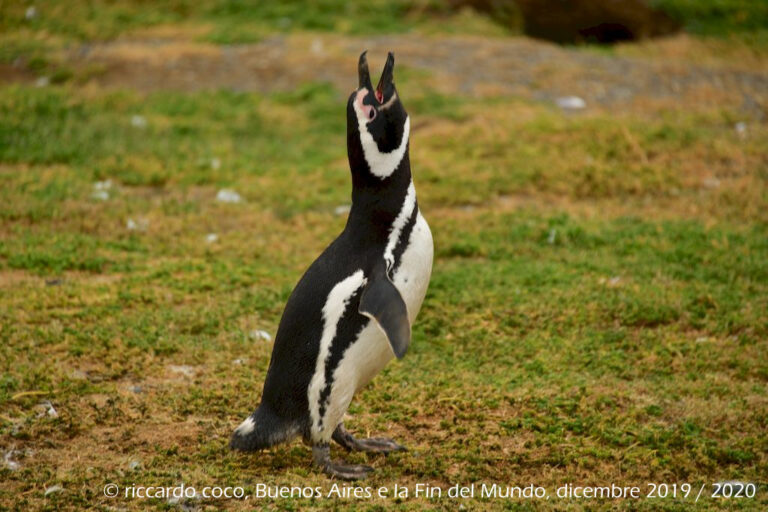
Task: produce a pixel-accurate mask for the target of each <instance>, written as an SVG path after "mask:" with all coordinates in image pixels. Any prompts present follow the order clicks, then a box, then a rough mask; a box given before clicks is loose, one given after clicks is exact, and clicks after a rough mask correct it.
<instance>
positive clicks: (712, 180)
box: [701, 178, 720, 188]
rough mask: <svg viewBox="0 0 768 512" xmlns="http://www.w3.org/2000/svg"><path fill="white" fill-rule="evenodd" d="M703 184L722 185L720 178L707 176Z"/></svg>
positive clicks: (708, 186)
mask: <svg viewBox="0 0 768 512" xmlns="http://www.w3.org/2000/svg"><path fill="white" fill-rule="evenodd" d="M701 184H702V185H704V186H705V187H707V188H717V187H719V186H720V180H719V179H717V178H706V179H704V180H703V181H702V182H701Z"/></svg>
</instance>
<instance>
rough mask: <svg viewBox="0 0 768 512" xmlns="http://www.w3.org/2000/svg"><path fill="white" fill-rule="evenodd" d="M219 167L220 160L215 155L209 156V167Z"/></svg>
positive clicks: (215, 168) (216, 169) (216, 168)
mask: <svg viewBox="0 0 768 512" xmlns="http://www.w3.org/2000/svg"><path fill="white" fill-rule="evenodd" d="M220 168H221V160H219V159H218V158H216V157H213V158H211V169H213V170H214V171H218V170H219V169H220Z"/></svg>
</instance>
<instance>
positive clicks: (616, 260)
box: [0, 2, 768, 510]
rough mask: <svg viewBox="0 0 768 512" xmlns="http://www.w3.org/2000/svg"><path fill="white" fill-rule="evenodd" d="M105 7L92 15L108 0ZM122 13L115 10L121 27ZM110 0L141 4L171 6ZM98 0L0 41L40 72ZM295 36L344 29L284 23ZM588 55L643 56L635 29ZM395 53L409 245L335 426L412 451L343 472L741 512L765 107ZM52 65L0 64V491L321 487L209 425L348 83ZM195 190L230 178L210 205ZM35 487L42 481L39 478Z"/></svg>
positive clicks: (273, 287) (316, 177)
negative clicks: (418, 60)
mask: <svg viewBox="0 0 768 512" xmlns="http://www.w3.org/2000/svg"><path fill="white" fill-rule="evenodd" d="M171 4H173V5H177V6H184V5H187V4H186V3H184V2H175V3H174V2H171ZM47 5H48V4H45V3H43V4H40V6H39V9H40V12H41V13H43V14H41V16H43V15H44V13H45V11H44V9H46V8H47V7H46V6H47ZM52 5H54V6H58V4H52ZM105 5H107V4H105ZM108 5H109V6H111V7H109V8H105V9H95V10H94V12H95V13H98V14H99V16H105V15H110V16H111V14H109V13H110V12H111V11H110V10H109V9H116V8H117V7H116V6H113V5H112V4H111V3H108ZM129 5H132V4H129ZM189 5H190V6H191V5H192V4H189ZM222 5H224V4H222ZM233 5H236V4H233ZM58 7H60V6H58ZM58 7H57V8H58ZM219 7H221V6H219ZM189 8H191V7H189ZM126 9H127V8H126ZM211 9H214V7H211ZM9 12H10V11H9ZM126 12H127V13H128V14H125V15H124V17H123V18H125V19H123V18H121V17H120V16H117V15H116V16H117V18H115V19H117V20H123V21H125V20H126V19H127V20H128V21H126V22H125V23H124V24H119V23H117V22H115V23H116V25H115V26H119V27H120V30H121V31H122V30H138V29H140V28H142V26H143V25H142V23H139V22H137V23H136V24H132V23H133V21H131V20H134V19H135V18H136V16H137V15H136V14H135V11H130V9H128V11H126ZM140 12H142V13H144V14H142V15H143V16H160V17H162V19H161V20H159V21H158V23H159V22H162V23H164V24H171V25H172V24H173V23H189V19H188V18H189V17H190V16H187V17H182V18H178V19H177V18H173V17H171V18H168V16H172V14H173V10H171V11H170V13H169V12H168V11H163V10H160V9H158V11H157V13H154V11H152V12H149V11H140ZM216 12H218V11H215V10H213V11H210V12H208V11H205V13H207V14H205V16H206V17H205V20H207V22H208V23H211V24H212V25H211V26H212V27H213V28H211V27H210V26H209V27H208V28H207V29H205V31H204V34H205V35H204V37H209V40H213V41H214V42H219V41H218V39H217V38H219V36H216V34H217V32H216V31H217V30H219V29H221V33H227V31H226V26H225V25H222V24H218V23H219V21H217V20H218V18H215V13H216ZM104 13H106V14H104ZM131 13H134V14H131ZM153 13H154V14H153ZM230 14H232V13H230ZM364 14H365V13H363V14H360V16H363V15H364ZM222 16H223V15H222ZM227 16H229V14H228V15H227ZM237 16H239V15H238V14H237V13H234V14H232V16H231V17H226V16H225V18H226V20H228V21H227V23H229V22H231V21H232V20H235V19H236V18H237ZM287 16H288V15H287ZM393 16H400V14H398V13H395V14H393ZM463 16H469V15H466V14H464V15H463ZM470 17H472V19H476V18H475V17H473V16H470ZM153 19H154V18H153ZM397 19H400V18H397ZM99 20H100V18H99V19H94V21H93V23H92V24H89V22H88V18H87V17H86V18H84V19H81V20H80V21H77V20H76V23H75V22H72V21H71V20H68V21H66V23H67V24H72V23H75V24H74V25H73V27H74V28H71V29H70V28H67V27H69V26H70V25H62V27H64V28H61V27H60V28H58V29H56V28H55V27H53V28H52V25H51V26H49V25H50V24H51V23H53V21H51V20H48V21H46V20H38V21H36V22H35V23H40V24H42V26H41V27H37V28H35V27H31V28H30V27H26V26H23V25H19V26H15V25H12V24H8V23H6V24H5V25H4V26H6V28H8V31H7V32H6V34H5V35H4V36H3V37H4V38H6V40H10V38H13V37H16V38H17V40H18V41H22V40H23V41H28V42H29V45H28V46H27V47H25V48H27V49H26V50H25V49H23V48H22V49H21V50H19V49H18V48H20V47H16V48H17V50H14V51H20V52H22V54H23V55H25V56H27V57H30V56H31V55H33V54H34V53H35V52H38V55H40V56H41V57H40V58H41V59H42V60H41V61H40V67H41V69H44V70H48V71H49V70H50V68H49V67H47V66H51V64H50V63H51V62H54V63H55V66H59V68H57V69H66V65H65V64H62V63H61V62H60V61H58V60H57V59H58V57H51V58H49V59H46V58H45V56H46V55H49V54H48V53H46V52H49V51H50V52H53V51H54V50H52V49H51V48H52V46H50V45H54V46H56V45H59V44H60V43H61V41H62V39H61V38H64V39H66V38H68V37H73V38H98V37H101V36H102V34H101V33H100V32H99V30H106V29H109V27H110V26H111V25H109V23H106V22H104V23H102V22H101V21H99ZM334 20H335V21H334V22H333V23H342V21H339V20H338V19H336V18H334ZM420 20H421V19H420V18H418V17H415V18H414V15H413V14H409V15H408V16H407V23H408V24H412V25H413V26H415V27H416V28H417V29H418V28H419V27H424V26H427V27H428V28H429V27H433V28H434V26H435V24H433V25H428V22H426V21H423V20H421V21H420ZM317 22H318V23H321V22H323V18H322V17H320V18H319V19H318V21H317ZM61 23H62V24H64V23H65V21H61ZM221 23H223V22H221ZM475 23H476V24H482V23H485V22H484V21H482V20H480V21H477V20H476V21H475ZM245 25H246V24H244V25H243V26H245ZM387 26H388V25H387ZM404 26H405V25H404ZM407 26H411V25H407ZM104 27H106V28H104ZM433 28H429V30H432V29H433ZM449 28H450V27H449ZM65 29H66V30H65ZM75 29H79V32H78V31H77V30H75ZM318 29H320V30H330V29H333V30H337V31H338V30H340V31H341V32H344V30H341V29H339V27H338V26H336V25H333V26H332V27H330V28H329V27H325V26H321V27H314V26H304V25H303V24H301V25H300V26H299V27H295V28H293V29H292V30H296V31H299V32H300V31H303V30H318ZM451 30H453V29H451ZM381 31H383V32H387V31H389V29H387V28H386V26H385V27H384V28H383V29H382V30H381ZM192 32H194V31H192ZM352 32H354V31H352ZM29 34H37V36H36V37H34V38H33V37H28V36H29ZM40 34H44V35H40ZM62 34H63V35H62ZM72 34H74V35H72ZM108 35H109V36H110V37H111V36H113V35H114V34H112V33H110V34H108ZM195 37H196V38H199V36H195ZM493 37H497V35H494V36H493ZM34 41H38V42H40V44H39V45H37V46H35V44H33V43H34ZM52 41H53V43H52ZM61 44H63V43H61ZM673 44H674V43H673ZM692 44H694V45H695V50H696V52H697V55H698V56H699V57H700V58H701V59H702V60H703V61H706V62H708V63H709V64H711V65H714V66H719V67H728V66H729V65H730V63H729V56H731V55H735V54H744V53H749V54H752V55H753V58H755V59H758V60H759V61H760V62H764V58H765V54H764V50H763V47H761V46H757V47H754V46H749V45H748V43H745V42H744V41H742V40H719V41H718V42H716V43H712V42H711V41H704V40H702V41H698V40H694V42H693V43H692V42H691V40H685V41H684V42H683V43H682V45H683V48H684V52H690V49H691V45H692ZM56 48H58V46H56ZM666 48H669V46H667V47H666ZM723 48H725V49H726V51H722V50H723ZM578 51H581V52H585V53H588V52H592V51H593V50H592V49H583V50H578ZM25 52H26V53H25ZM616 52H617V53H622V52H623V53H630V54H631V55H632V58H636V59H646V60H650V61H653V60H654V59H662V58H668V53H664V55H662V56H660V55H659V53H658V52H659V46H654V45H653V44H650V45H641V46H636V47H629V48H627V47H625V48H623V49H619V50H616ZM50 55H54V54H53V53H52V54H50ZM56 55H58V54H56ZM754 55H757V56H754ZM402 64H405V66H406V71H405V72H404V73H402V74H401V75H399V76H398V89H399V90H400V93H401V96H402V98H403V101H404V103H405V105H406V107H407V108H408V110H409V113H410V114H411V116H412V118H413V120H414V125H413V126H414V128H413V131H412V139H411V160H412V166H413V170H414V176H415V181H416V186H417V191H418V194H419V204H420V207H421V209H422V211H423V213H424V215H425V216H426V217H427V219H428V220H429V223H430V225H431V227H432V231H433V234H434V237H435V246H436V258H435V265H434V271H433V278H432V282H431V285H430V288H429V292H428V294H427V298H426V300H425V303H424V307H423V309H422V312H421V314H420V316H419V319H418V321H417V323H416V325H415V329H414V341H413V344H412V347H411V349H410V351H409V353H408V355H407V356H406V358H405V359H404V360H403V361H401V362H394V363H392V364H390V365H389V366H388V367H387V368H386V369H385V370H384V372H383V373H382V374H381V375H380V376H379V377H377V378H376V379H375V380H374V381H373V382H372V383H371V385H369V386H368V387H367V388H366V389H365V390H364V391H363V392H362V393H361V394H360V395H359V396H358V397H357V398H356V399H355V401H354V402H353V405H352V407H351V409H350V415H351V417H350V419H349V420H348V421H347V426H348V427H349V428H350V430H352V431H353V432H356V433H359V434H361V435H366V434H374V435H380V434H388V435H392V436H393V437H395V438H396V439H398V440H400V441H401V442H403V443H404V444H406V445H407V446H408V447H409V448H410V451H409V452H405V453H399V454H396V455H392V456H388V457H380V456H366V455H361V454H353V455H349V456H346V455H345V456H346V457H347V458H348V459H349V460H352V461H356V462H366V463H369V464H372V465H373V466H375V468H376V472H375V473H374V474H373V476H372V477H371V478H370V479H369V480H368V481H366V482H365V483H363V484H362V485H364V486H371V487H372V488H374V489H376V488H378V487H380V486H390V487H391V486H393V485H394V484H395V483H397V484H399V485H404V486H409V487H410V488H411V489H413V486H415V484H417V483H429V484H432V485H436V486H441V487H443V488H446V489H447V488H448V487H449V486H451V485H453V484H455V483H461V484H463V485H470V484H472V483H476V484H480V483H494V482H495V483H500V484H503V485H521V486H522V485H528V484H530V483H533V484H535V485H540V486H545V487H547V488H548V489H549V491H550V494H552V493H554V489H555V488H556V487H558V486H560V485H564V484H566V483H573V484H576V485H606V484H610V483H615V484H617V485H639V486H641V487H642V488H643V489H644V490H645V489H647V488H646V483H647V482H658V483H661V482H666V483H669V484H672V483H683V482H689V483H691V484H693V485H694V488H695V489H696V490H697V489H698V487H699V486H700V485H701V484H702V483H707V484H712V483H714V482H716V481H724V480H741V481H748V482H756V483H758V484H760V485H761V487H760V488H759V489H758V496H757V498H755V499H740V500H736V499H734V500H713V499H711V498H706V499H704V501H703V503H702V502H701V501H700V502H699V503H698V504H697V505H694V504H693V502H692V498H693V497H690V498H689V499H687V500H684V499H679V498H678V499H669V498H668V499H666V500H657V501H652V500H640V501H610V500H609V501H593V502H589V506H591V507H595V508H612V507H617V508H622V509H639V510H657V509H659V508H660V507H661V508H666V509H668V510H677V509H690V510H694V509H695V510H709V509H714V508H722V509H729V510H730V509H732V510H759V509H761V508H765V507H766V506H767V505H768V497H767V496H766V488H765V475H766V474H768V455H766V454H768V438H767V437H766V431H767V430H768V388H767V387H766V384H767V383H768V356H766V337H768V314H767V313H766V311H768V185H767V183H768V160H767V159H766V149H765V148H766V147H768V126H766V124H765V122H764V121H761V120H760V119H759V118H755V117H750V114H748V113H745V111H744V110H743V109H742V108H741V106H740V105H739V104H738V102H724V103H722V104H718V103H717V102H712V101H694V100H692V99H691V98H687V99H686V101H684V102H675V101H668V102H666V103H663V104H661V105H659V104H654V105H655V106H654V108H653V109H648V110H644V109H642V108H639V107H638V106H637V105H636V104H635V105H634V106H632V107H631V108H629V107H628V108H626V109H622V108H621V106H613V107H601V106H599V105H594V106H593V105H590V107H589V108H588V109H586V110H585V111H583V112H577V113H569V112H564V111H561V110H560V109H558V108H557V107H555V106H553V105H551V104H548V103H541V102H537V101H535V100H532V99H530V98H523V97H519V96H514V95H488V96H483V97H479V98H478V97H475V96H470V95H462V94H452V95H447V94H444V93H439V92H437V91H438V90H439V88H436V87H435V83H434V82H435V81H434V79H433V77H432V76H430V75H429V74H428V73H425V72H423V71H418V70H415V69H412V68H409V67H408V63H407V62H405V63H402ZM734 65H738V63H734ZM79 72H80V71H74V72H73V74H72V76H63V77H62V79H61V80H55V81H54V82H59V83H53V84H52V85H48V86H46V87H39V88H37V87H33V86H29V85H24V84H18V83H16V84H6V85H4V86H3V87H2V89H0V205H1V206H0V339H1V340H2V342H1V343H0V368H1V371H2V375H1V376H0V448H2V450H3V456H5V455H6V454H8V457H7V459H6V460H7V461H12V462H16V463H18V465H19V466H18V469H11V467H10V466H9V465H8V464H7V463H6V464H5V465H4V466H3V467H2V469H0V476H1V478H0V508H9V509H18V510H27V509H39V508H45V509H50V510H56V509H79V508H85V507H94V508H103V509H105V510H106V509H108V507H118V508H120V509H128V510H141V509H144V508H146V507H156V508H159V509H165V508H176V506H175V505H173V506H172V505H169V504H168V503H167V502H166V501H164V500H149V501H146V500H138V499H123V498H118V499H113V500H110V499H108V498H106V497H104V496H103V494H102V489H103V487H104V485H105V484H106V483H108V482H113V483H116V484H118V485H120V486H121V487H125V486H130V485H146V486H149V485H161V486H174V485H178V484H180V483H181V482H184V483H185V484H186V485H193V486H195V487H197V488H201V487H203V486H205V485H219V486H242V487H244V488H245V490H246V492H247V493H249V494H252V493H253V492H254V491H255V488H256V485H257V484H258V483H267V484H270V485H294V486H297V485H298V486H309V487H315V486H319V487H320V488H321V489H323V491H327V490H328V489H330V486H331V485H332V482H331V481H330V480H329V479H328V478H326V477H325V476H323V475H321V474H319V473H318V472H316V471H315V470H314V469H312V468H311V466H310V460H311V450H310V449H308V448H307V447H305V446H303V445H302V444H300V443H296V444H292V445H289V446H281V447H276V448H274V449H271V450H269V451H267V452H264V453H259V454H246V455H244V454H237V453H232V452H230V451H229V450H228V448H227V441H228V438H229V435H230V433H231V431H232V429H233V428H234V427H235V426H236V425H237V424H238V423H239V422H240V421H241V420H242V419H243V418H244V417H245V416H246V415H247V414H248V413H249V412H250V411H251V410H252V408H253V406H254V405H255V403H256V401H257V399H258V396H259V392H260V387H261V385H262V382H263V378H264V374H265V371H266V368H267V365H268V362H269V354H270V350H271V346H270V343H269V342H267V341H265V340H262V339H258V337H254V336H252V332H253V331H255V330H265V331H267V332H270V333H272V334H274V332H275V330H276V327H277V324H278V322H279V319H280V314H281V311H282V307H283V305H284V303H285V300H286V299H287V297H288V295H289V293H290V291H291V289H292V287H293V285H294V284H295V282H296V281H297V279H298V278H299V276H300V275H301V273H302V272H303V270H304V269H305V268H306V267H307V265H308V264H309V263H310V262H311V261H312V260H313V258H314V257H315V256H316V255H317V254H318V253H319V252H320V251H321V250H322V249H323V248H324V247H325V245H327V244H328V243H329V242H330V241H331V240H332V239H333V237H334V236H335V235H336V234H337V233H338V232H339V231H340V230H341V229H342V228H343V225H344V222H345V218H344V215H338V214H337V212H336V208H337V207H338V206H340V205H345V204H348V202H349V193H350V184H349V176H348V169H347V164H346V155H345V135H344V131H345V118H344V105H345V100H346V94H347V92H348V91H346V90H339V89H338V88H337V87H335V86H333V85H329V84H326V83H312V82H310V83H303V84H297V85H296V87H294V88H292V89H291V90H288V91H284V92H269V93H257V92H250V91H244V92H235V91H231V90H203V91H149V92H146V91H145V92H137V91H135V90H130V89H124V88H120V87H109V88H107V87H99V86H97V85H93V84H91V83H90V82H89V77H88V76H85V77H83V76H81V75H79V74H78V73H79ZM354 73H355V69H354V68H351V69H350V70H349V77H348V78H349V80H348V81H349V84H350V89H351V88H352V87H354V85H355V83H356V78H355V74H354ZM720 97H721V96H717V98H720ZM758 99H759V98H758ZM762 100H763V101H764V100H765V98H764V97H763V98H762ZM737 123H744V124H743V125H741V124H740V125H738V126H739V129H738V130H737V129H735V128H734V127H735V126H736V125H737ZM107 180H109V184H104V183H102V184H101V185H96V183H97V182H105V181H107ZM225 188H226V189H233V190H235V191H237V192H238V193H239V194H240V195H241V196H242V198H243V201H242V202H240V203H222V202H219V201H217V200H216V196H217V192H218V191H219V190H221V189H225ZM104 194H106V197H105V195H104ZM210 234H216V239H215V240H212V237H209V235H210ZM254 338H256V339H254ZM43 400H48V401H50V403H51V404H52V406H53V407H54V408H55V410H56V411H57V417H55V418H54V417H52V416H49V415H47V414H46V413H45V409H44V408H41V407H40V406H39V404H40V402H41V401H43ZM337 454H339V453H338V452H337ZM54 485H59V486H61V487H62V488H63V490H62V491H60V492H56V493H53V494H50V495H49V496H47V497H46V496H44V492H45V489H47V488H50V487H51V486H54ZM709 489H710V491H711V487H710V488H709ZM705 495H706V493H705ZM463 503H464V504H465V505H466V506H468V507H472V508H494V509H501V508H507V509H529V508H530V509H539V508H544V506H545V503H543V502H530V501H526V500H511V501H510V500H477V499H476V500H471V501H468V502H463ZM547 504H548V505H550V506H554V507H555V508H558V509H559V508H568V509H573V510H578V509H580V508H581V507H582V506H584V502H580V501H578V500H556V501H554V502H549V503H547ZM193 505H194V506H197V507H201V508H211V509H213V508H227V509H250V508H253V507H256V508H260V507H265V508H270V509H271V508H274V509H277V508H280V509H296V510H298V509H301V510H305V509H310V508H322V507H327V506H333V507H335V508H338V509H350V510H351V509H354V508H357V507H359V506H361V505H364V506H367V507H372V508H376V507H384V506H386V507H388V508H389V507H392V508H395V509H401V510H418V509H421V508H422V507H424V506H428V507H434V508H445V509H455V508H456V507H457V506H458V505H459V502H458V501H449V500H429V499H423V498H418V499H416V498H410V499H405V500H395V499H389V500H380V499H375V498H374V499H371V500H368V499H366V500H362V501H356V500H354V499H333V498H332V499H314V500H313V499H294V500H290V499H289V500H267V501H263V502H254V501H238V500H220V501H216V500H212V501H199V502H193Z"/></svg>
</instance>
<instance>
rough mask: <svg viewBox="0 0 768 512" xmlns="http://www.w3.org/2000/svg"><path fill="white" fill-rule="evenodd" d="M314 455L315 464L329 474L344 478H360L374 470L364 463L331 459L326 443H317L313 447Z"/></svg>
mask: <svg viewBox="0 0 768 512" xmlns="http://www.w3.org/2000/svg"><path fill="white" fill-rule="evenodd" d="M312 455H313V459H314V462H315V465H316V466H318V467H319V468H320V469H322V470H323V473H325V474H326V475H328V476H331V477H334V478H340V479H342V480H360V479H362V478H365V477H367V476H368V473H370V472H371V471H373V468H372V467H371V466H365V465H362V464H344V463H341V462H332V461H331V450H330V447H329V446H328V445H327V444H325V443H322V444H316V445H314V446H313V447H312Z"/></svg>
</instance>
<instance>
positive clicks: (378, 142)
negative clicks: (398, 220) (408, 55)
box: [347, 51, 410, 179]
mask: <svg viewBox="0 0 768 512" xmlns="http://www.w3.org/2000/svg"><path fill="white" fill-rule="evenodd" d="M366 53H367V51H366V52H363V53H362V54H361V55H360V60H359V62H358V75H359V85H358V88H357V89H356V90H355V91H353V92H352V94H351V95H350V97H349V101H348V102H347V139H348V145H349V151H350V161H351V163H352V166H353V168H354V167H356V165H355V164H362V163H363V162H355V161H354V160H356V159H357V160H359V159H360V158H363V159H364V160H365V163H366V164H367V168H368V170H369V172H370V173H371V174H373V175H374V176H377V177H378V178H380V179H385V178H388V177H389V176H391V175H392V173H393V172H394V171H395V170H396V169H397V167H398V166H399V164H400V161H401V160H402V159H403V158H404V155H405V151H406V149H407V146H408V136H409V132H410V121H409V119H408V113H407V112H406V111H405V108H404V107H403V104H402V103H401V102H400V98H399V97H398V94H397V89H396V88H395V84H394V82H393V72H394V67H395V56H394V55H393V54H392V52H390V53H389V54H388V56H387V63H386V64H385V65H384V71H383V72H382V73H381V79H380V80H379V84H378V85H377V86H376V88H375V89H374V88H373V86H372V85H371V76H370V73H369V72H368V60H367V59H366ZM358 144H359V146H358ZM360 150H361V151H360ZM358 152H359V154H358Z"/></svg>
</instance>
